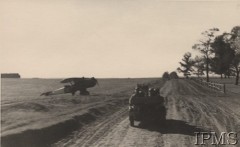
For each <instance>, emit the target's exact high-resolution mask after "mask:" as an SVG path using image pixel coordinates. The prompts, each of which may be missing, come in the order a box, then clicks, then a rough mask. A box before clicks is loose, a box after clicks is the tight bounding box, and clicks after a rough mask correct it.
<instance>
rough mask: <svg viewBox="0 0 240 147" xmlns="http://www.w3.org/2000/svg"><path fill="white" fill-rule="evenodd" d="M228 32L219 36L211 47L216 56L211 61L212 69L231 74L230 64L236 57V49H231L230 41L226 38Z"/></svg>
mask: <svg viewBox="0 0 240 147" xmlns="http://www.w3.org/2000/svg"><path fill="white" fill-rule="evenodd" d="M226 35H227V33H223V34H222V35H219V36H217V37H216V38H215V39H214V42H213V43H212V44H211V47H212V49H213V52H214V57H213V58H212V59H211V61H210V65H211V71H213V72H215V73H216V74H220V75H221V78H222V75H223V74H225V75H228V76H230V73H231V70H230V66H231V63H232V59H233V57H234V51H233V50H232V49H231V45H230V43H229V42H227V41H226V40H225V38H226V37H225V36H226Z"/></svg>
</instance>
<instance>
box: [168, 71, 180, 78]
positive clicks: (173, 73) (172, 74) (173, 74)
mask: <svg viewBox="0 0 240 147" xmlns="http://www.w3.org/2000/svg"><path fill="white" fill-rule="evenodd" d="M169 77H170V79H178V78H179V77H178V75H177V73H176V72H175V71H173V72H171V73H170V74H169Z"/></svg>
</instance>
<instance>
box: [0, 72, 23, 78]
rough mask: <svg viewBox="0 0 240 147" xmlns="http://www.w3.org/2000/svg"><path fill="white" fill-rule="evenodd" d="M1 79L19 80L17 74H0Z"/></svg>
mask: <svg viewBox="0 0 240 147" xmlns="http://www.w3.org/2000/svg"><path fill="white" fill-rule="evenodd" d="M1 78H21V76H20V75H19V73H1Z"/></svg>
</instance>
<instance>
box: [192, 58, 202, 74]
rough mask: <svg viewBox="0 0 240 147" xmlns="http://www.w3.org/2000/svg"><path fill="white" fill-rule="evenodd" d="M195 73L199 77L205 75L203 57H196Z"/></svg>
mask: <svg viewBox="0 0 240 147" xmlns="http://www.w3.org/2000/svg"><path fill="white" fill-rule="evenodd" d="M193 66H194V69H195V70H194V71H195V72H194V74H195V75H197V76H198V77H200V76H202V75H204V69H205V67H204V60H203V58H201V57H199V56H196V57H195V59H194V65H193Z"/></svg>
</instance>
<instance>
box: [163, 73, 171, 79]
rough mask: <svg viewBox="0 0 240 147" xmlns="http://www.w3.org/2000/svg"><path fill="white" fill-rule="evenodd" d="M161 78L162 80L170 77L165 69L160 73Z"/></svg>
mask: <svg viewBox="0 0 240 147" xmlns="http://www.w3.org/2000/svg"><path fill="white" fill-rule="evenodd" d="M162 78H163V79H164V80H169V79H170V77H169V73H168V72H167V71H166V72H164V73H163V75H162Z"/></svg>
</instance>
